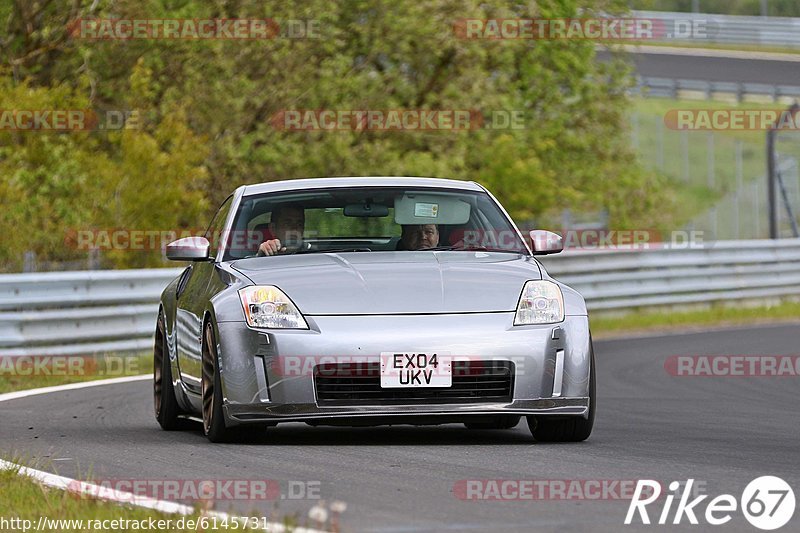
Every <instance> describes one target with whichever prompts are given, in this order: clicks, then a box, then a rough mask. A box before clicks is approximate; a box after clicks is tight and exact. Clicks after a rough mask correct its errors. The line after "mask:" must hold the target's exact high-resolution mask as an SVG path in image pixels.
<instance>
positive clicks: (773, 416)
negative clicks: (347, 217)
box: [0, 325, 800, 533]
mask: <svg viewBox="0 0 800 533" xmlns="http://www.w3.org/2000/svg"><path fill="white" fill-rule="evenodd" d="M798 332H800V326H797V325H783V326H773V327H761V328H758V329H739V330H728V331H718V332H707V333H695V334H688V335H682V336H664V337H654V338H632V339H626V340H613V341H597V342H596V357H597V377H598V406H599V410H598V414H597V420H596V424H595V431H594V433H593V434H592V436H591V438H590V439H589V440H588V441H586V442H584V443H579V444H557V445H553V444H550V445H546V444H537V443H534V442H532V441H531V439H530V436H529V433H528V429H527V426H526V425H525V423H524V421H523V422H522V423H520V425H519V426H517V427H516V428H514V429H512V430H505V431H499V430H498V431H469V430H466V429H465V428H463V427H462V426H460V425H446V426H438V427H423V428H415V427H410V426H394V427H382V428H377V429H375V428H359V429H349V428H323V427H320V428H311V427H308V426H306V425H304V424H287V425H282V426H279V427H277V428H272V429H270V430H269V431H267V432H266V433H265V436H264V437H263V438H261V439H259V440H257V441H255V442H252V443H247V444H236V445H212V444H209V443H208V442H207V441H206V439H205V438H204V437H203V436H202V434H201V432H200V430H199V428H197V427H195V428H194V429H190V430H188V431H184V432H173V433H166V432H163V431H161V430H160V429H159V428H158V426H157V425H156V422H155V420H154V418H153V415H152V405H151V403H152V402H151V396H150V382H149V381H143V382H135V383H128V384H124V385H115V386H112V387H108V386H102V387H97V388H90V389H85V390H75V391H66V392H59V393H53V394H47V395H43V396H38V397H30V398H23V399H17V400H12V401H8V402H4V403H2V404H0V420H2V425H0V450H2V451H3V453H4V454H6V456H7V454H8V453H13V454H16V455H17V456H21V457H25V458H27V461H28V463H29V464H30V463H34V464H38V465H39V467H40V468H43V469H47V470H50V471H56V472H57V473H59V474H62V475H67V476H70V477H73V476H79V477H85V476H86V475H87V473H88V472H89V471H90V470H91V471H92V472H93V474H94V477H95V479H114V480H122V479H137V480H149V479H157V480H163V479H168V480H179V479H190V480H197V479H256V478H258V479H272V480H277V481H279V482H280V485H281V490H282V491H283V492H284V496H286V492H287V491H288V483H289V481H290V480H291V481H295V482H298V481H319V482H320V485H319V492H320V496H321V497H322V498H324V499H325V500H328V501H330V500H340V501H343V502H346V503H347V505H348V507H347V511H346V512H345V513H344V515H343V519H342V523H343V528H344V531H369V532H381V533H388V532H406V531H414V532H416V531H532V530H536V531H559V532H569V531H590V530H591V531H613V532H617V531H626V530H630V531H637V530H642V531H665V530H670V531H671V530H674V529H679V530H692V531H707V530H715V529H716V530H725V531H757V530H756V529H755V528H753V527H752V526H751V525H750V524H749V523H748V522H747V521H746V520H745V517H744V516H743V515H742V513H741V511H737V512H735V513H733V518H732V520H731V521H730V522H729V523H728V524H726V525H724V526H716V527H712V526H709V525H701V526H695V527H694V528H690V527H689V526H686V525H684V526H683V527H680V528H676V527H675V526H657V525H656V526H643V525H641V524H639V525H638V527H637V526H623V520H624V518H625V514H626V511H627V508H628V501H627V500H604V501H581V500H570V501H552V500H550V501H470V500H462V499H459V498H457V497H455V495H454V492H453V488H454V484H456V483H457V482H458V481H459V480H465V479H478V480H480V479H513V480H517V479H536V480H635V479H641V478H649V479H655V480H659V481H662V482H663V483H664V486H665V487H666V485H667V484H668V483H669V482H670V481H673V480H679V481H684V480H686V479H687V478H693V479H695V480H697V483H699V484H700V486H701V489H702V491H703V492H705V493H707V494H710V495H711V496H716V495H718V494H723V493H724V494H733V495H734V497H736V498H739V497H740V496H741V494H742V490H743V489H744V487H745V486H746V485H747V483H748V482H749V481H751V480H752V479H754V478H756V477H759V476H762V475H777V476H780V477H782V478H783V479H785V480H786V481H787V482H789V484H790V485H792V486H793V487H794V490H795V491H797V492H798V496H800V490H799V489H800V448H799V447H798V437H800V429H798V422H799V421H800V415H798V409H797V405H798V378H796V377H760V378H741V377H737V378H731V377H727V378H726V377H716V378H707V377H691V378H689V377H674V376H671V375H669V374H668V373H667V372H666V371H665V369H664V362H665V360H666V358H667V357H668V356H670V355H675V354H680V355H686V354H708V355H712V354H717V355H719V354H740V355H741V354H783V355H786V354H797V353H798V340H799V339H800V335H799V334H798ZM295 486H297V485H295ZM709 499H710V498H709ZM662 502H663V500H662ZM676 502H677V498H676ZM707 502H708V499H707V500H706V502H704V503H703V504H701V506H700V514H702V513H703V512H704V510H705V503H707ZM220 503H221V505H218V508H220V509H221V510H231V509H233V510H237V511H248V510H251V509H254V508H255V509H256V510H257V511H258V512H259V513H268V512H270V511H272V510H273V509H274V508H276V507H277V509H278V511H279V512H281V513H289V514H291V513H293V512H298V513H303V515H304V514H305V512H306V511H307V509H308V508H309V507H310V506H312V505H313V504H314V503H315V502H314V501H309V500H305V499H303V500H289V499H284V500H281V499H280V498H277V499H276V500H274V501H271V502H260V503H258V502H256V503H253V502H242V501H230V502H220ZM653 505H654V506H656V505H657V507H656V508H655V509H654V510H653V511H652V512H651V517H652V519H653V520H656V519H657V518H658V515H659V514H660V511H661V508H662V505H661V503H657V504H653ZM674 507H675V506H673V511H674ZM673 514H674V513H673ZM673 514H670V520H671V518H672V516H673ZM798 516H799V515H798V514H797V513H796V515H795V518H794V519H793V521H792V522H790V523H789V525H787V526H786V527H785V528H784V530H787V531H789V530H794V531H797V530H798V522H799V521H800V517H798ZM701 520H702V518H701ZM685 523H686V520H685V519H684V524H685Z"/></svg>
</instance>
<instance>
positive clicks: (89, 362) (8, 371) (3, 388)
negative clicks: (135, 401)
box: [0, 353, 153, 394]
mask: <svg viewBox="0 0 800 533" xmlns="http://www.w3.org/2000/svg"><path fill="white" fill-rule="evenodd" d="M152 371H153V354H151V353H145V354H139V355H128V356H125V355H114V354H105V355H98V356H83V355H66V356H42V355H39V356H30V357H0V394H2V393H4V392H13V391H18V390H24V389H37V388H39V387H52V386H54V385H64V384H67V383H78V382H83V381H93V380H97V379H108V378H118V377H124V376H137V375H140V374H149V373H151V372H152Z"/></svg>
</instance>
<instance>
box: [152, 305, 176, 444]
mask: <svg viewBox="0 0 800 533" xmlns="http://www.w3.org/2000/svg"><path fill="white" fill-rule="evenodd" d="M153 404H154V405H153V407H154V408H155V413H156V420H158V423H159V425H160V426H161V429H164V430H166V431H172V430H175V429H179V422H180V419H179V418H178V415H180V413H181V410H180V407H178V400H177V399H176V398H175V387H174V384H173V382H172V366H171V365H170V361H169V351H168V348H167V335H166V331H165V328H164V319H163V317H162V316H161V313H159V314H158V322H157V323H156V340H155V345H154V347H153Z"/></svg>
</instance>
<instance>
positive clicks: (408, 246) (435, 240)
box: [397, 224, 439, 250]
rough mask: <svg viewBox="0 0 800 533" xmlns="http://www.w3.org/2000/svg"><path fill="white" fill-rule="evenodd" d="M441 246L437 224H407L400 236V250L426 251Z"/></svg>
mask: <svg viewBox="0 0 800 533" xmlns="http://www.w3.org/2000/svg"><path fill="white" fill-rule="evenodd" d="M437 246H439V227H438V226H437V225H436V224H419V225H416V224H406V225H404V226H403V231H402V233H401V234H400V243H399V246H398V248H397V249H398V250H424V249H426V248H435V247H437Z"/></svg>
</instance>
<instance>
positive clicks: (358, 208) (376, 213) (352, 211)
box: [344, 204, 389, 218]
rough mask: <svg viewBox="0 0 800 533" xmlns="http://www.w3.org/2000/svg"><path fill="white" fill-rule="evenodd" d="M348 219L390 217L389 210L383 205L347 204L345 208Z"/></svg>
mask: <svg viewBox="0 0 800 533" xmlns="http://www.w3.org/2000/svg"><path fill="white" fill-rule="evenodd" d="M344 216H346V217H364V218H366V217H388V216H389V208H388V207H386V206H385V205H381V204H347V205H346V206H344Z"/></svg>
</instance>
